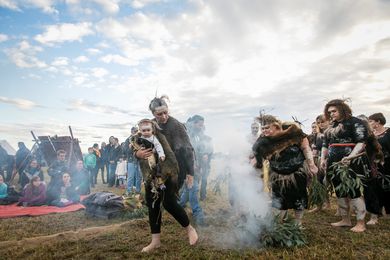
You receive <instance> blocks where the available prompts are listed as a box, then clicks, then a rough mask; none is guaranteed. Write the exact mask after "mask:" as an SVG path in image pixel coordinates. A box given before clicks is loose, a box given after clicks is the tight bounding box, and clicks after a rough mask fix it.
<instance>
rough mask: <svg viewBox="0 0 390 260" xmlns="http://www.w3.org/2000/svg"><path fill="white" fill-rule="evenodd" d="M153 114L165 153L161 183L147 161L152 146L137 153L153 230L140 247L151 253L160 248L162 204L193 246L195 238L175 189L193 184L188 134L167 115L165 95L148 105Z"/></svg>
mask: <svg viewBox="0 0 390 260" xmlns="http://www.w3.org/2000/svg"><path fill="white" fill-rule="evenodd" d="M149 109H150V110H151V111H152V113H153V116H154V117H155V120H156V122H157V124H158V126H159V127H160V128H161V129H160V130H158V131H156V137H157V138H158V139H159V141H160V143H161V145H162V147H163V149H164V152H165V156H166V158H165V160H164V161H163V162H161V169H160V171H161V174H162V175H163V179H164V185H161V184H160V183H159V182H158V181H157V182H156V178H155V176H153V172H151V171H150V167H149V165H148V162H147V158H148V157H149V156H153V151H152V149H140V150H137V151H136V156H137V157H138V158H140V159H141V160H140V166H141V170H142V173H143V175H144V177H145V179H146V182H145V193H146V194H145V196H146V202H147V205H148V210H149V224H150V228H151V231H152V242H151V243H150V244H149V245H148V246H146V247H144V248H143V249H142V252H150V251H152V250H154V249H156V248H158V247H160V245H161V242H160V233H161V203H162V205H163V206H164V208H165V209H166V210H167V211H168V212H169V213H170V214H171V215H172V216H173V217H174V218H175V219H176V220H177V221H178V222H179V223H180V225H181V226H182V227H183V228H185V229H186V230H187V234H188V238H189V243H190V245H195V243H196V242H197V240H198V234H197V233H196V230H195V229H194V228H193V227H192V226H191V225H190V221H189V219H188V216H187V214H186V212H185V211H184V209H183V208H182V207H181V206H180V205H179V204H178V203H177V199H178V198H177V191H178V188H180V187H181V185H183V183H184V181H186V184H187V186H192V185H193V176H194V151H193V148H192V146H191V143H190V140H189V137H188V135H187V133H186V130H185V127H184V125H183V124H182V123H180V122H179V121H177V120H176V119H175V118H173V117H171V116H170V115H169V114H168V106H167V103H166V101H165V99H164V98H154V99H153V100H152V101H151V102H150V105H149Z"/></svg>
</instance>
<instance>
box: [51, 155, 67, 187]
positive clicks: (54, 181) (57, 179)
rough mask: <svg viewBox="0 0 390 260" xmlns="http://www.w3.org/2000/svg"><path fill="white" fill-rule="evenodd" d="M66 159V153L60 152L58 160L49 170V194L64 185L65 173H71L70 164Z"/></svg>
mask: <svg viewBox="0 0 390 260" xmlns="http://www.w3.org/2000/svg"><path fill="white" fill-rule="evenodd" d="M65 158H66V152H65V151H64V150H58V151H57V160H56V161H55V162H53V163H52V164H51V165H50V167H49V169H48V170H47V173H48V174H49V176H50V182H49V184H48V185H47V192H48V193H52V190H53V189H56V187H58V185H60V184H61V183H62V175H63V174H64V173H65V172H69V168H68V164H67V161H66V160H65Z"/></svg>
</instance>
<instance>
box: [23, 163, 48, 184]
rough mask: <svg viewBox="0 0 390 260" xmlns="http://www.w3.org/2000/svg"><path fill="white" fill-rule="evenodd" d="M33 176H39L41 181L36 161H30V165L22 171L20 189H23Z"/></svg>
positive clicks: (40, 172)
mask: <svg viewBox="0 0 390 260" xmlns="http://www.w3.org/2000/svg"><path fill="white" fill-rule="evenodd" d="M34 176H39V178H40V180H42V181H43V173H42V171H41V169H40V167H39V166H38V162H37V160H35V159H33V160H31V162H30V164H29V165H28V166H27V167H26V169H24V171H23V174H22V182H21V185H22V188H24V187H25V186H26V184H28V183H30V182H31V179H32V178H33V177H34Z"/></svg>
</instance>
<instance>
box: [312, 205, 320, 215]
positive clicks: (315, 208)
mask: <svg viewBox="0 0 390 260" xmlns="http://www.w3.org/2000/svg"><path fill="white" fill-rule="evenodd" d="M320 210H321V207H320V206H318V205H317V206H315V207H314V208H312V209H311V210H309V213H315V212H317V211H320Z"/></svg>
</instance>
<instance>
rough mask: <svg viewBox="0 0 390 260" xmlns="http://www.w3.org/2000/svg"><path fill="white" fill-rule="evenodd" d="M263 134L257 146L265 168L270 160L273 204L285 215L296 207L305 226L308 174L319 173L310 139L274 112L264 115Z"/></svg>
mask: <svg viewBox="0 0 390 260" xmlns="http://www.w3.org/2000/svg"><path fill="white" fill-rule="evenodd" d="M260 120H261V124H262V136H261V137H260V138H259V139H257V141H256V143H255V144H254V146H253V152H254V154H255V156H256V161H257V166H258V167H259V168H262V166H263V161H264V159H268V160H269V164H270V182H271V187H272V207H274V208H277V209H279V210H280V215H281V217H282V218H284V216H285V215H286V214H287V210H288V209H294V212H295V218H296V222H297V223H298V224H299V225H301V224H302V223H301V222H302V217H303V211H304V209H305V208H307V190H306V184H307V176H306V174H307V173H306V172H305V171H304V169H303V165H304V163H305V161H306V162H307V164H308V168H309V172H308V174H310V175H314V174H317V171H318V169H317V167H316V166H315V164H314V160H313V154H312V151H311V149H310V146H309V141H308V140H307V138H306V135H305V134H304V133H303V132H302V130H301V129H300V128H299V127H298V126H296V125H295V124H283V125H282V123H281V122H280V121H279V120H277V119H276V118H275V117H273V116H271V115H262V117H261V118H260Z"/></svg>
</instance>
